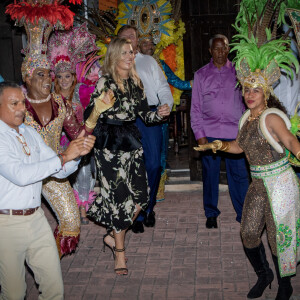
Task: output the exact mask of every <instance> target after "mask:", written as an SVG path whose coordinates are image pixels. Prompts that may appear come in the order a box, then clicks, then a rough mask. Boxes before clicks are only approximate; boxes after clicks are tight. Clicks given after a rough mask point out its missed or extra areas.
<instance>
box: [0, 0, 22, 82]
mask: <svg viewBox="0 0 300 300" xmlns="http://www.w3.org/2000/svg"><path fill="white" fill-rule="evenodd" d="M7 4H8V2H7V1H4V2H2V3H0V74H1V75H2V77H3V78H4V79H5V80H9V81H15V82H16V83H21V81H22V78H21V63H22V61H23V57H22V54H21V49H22V29H21V28H18V27H15V26H13V22H11V20H10V17H9V16H7V15H6V14H5V6H6V5H7Z"/></svg>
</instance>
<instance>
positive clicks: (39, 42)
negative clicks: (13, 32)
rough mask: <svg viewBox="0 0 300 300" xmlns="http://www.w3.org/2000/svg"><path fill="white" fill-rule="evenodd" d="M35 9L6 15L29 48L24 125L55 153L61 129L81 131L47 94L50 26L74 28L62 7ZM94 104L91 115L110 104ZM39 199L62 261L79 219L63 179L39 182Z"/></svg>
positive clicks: (25, 5) (14, 9) (22, 7)
mask: <svg viewBox="0 0 300 300" xmlns="http://www.w3.org/2000/svg"><path fill="white" fill-rule="evenodd" d="M36 2H38V1H36ZM35 4H37V3H35ZM35 4H33V3H32V1H28V2H22V3H21V4H18V3H15V4H10V5H8V6H7V10H6V12H7V13H8V14H10V15H11V17H12V19H15V20H16V21H17V24H18V25H24V26H25V28H26V32H27V34H28V45H27V47H26V49H24V53H25V55H26V56H25V59H24V61H23V63H22V69H21V72H22V79H23V81H24V82H25V83H26V87H27V94H26V95H25V96H26V103H25V104H26V109H27V111H26V114H25V120H24V123H25V124H27V125H30V126H32V127H33V128H34V129H36V131H37V132H38V133H39V134H40V135H41V136H42V138H43V139H44V141H45V143H46V144H47V145H48V146H50V147H51V148H52V149H53V150H54V151H55V152H56V153H60V152H61V146H60V138H61V132H62V128H64V129H65V131H66V132H67V134H68V135H69V136H70V137H71V139H73V138H75V137H79V136H83V135H85V134H86V132H85V130H84V126H83V125H81V124H78V122H77V121H76V118H75V116H74V114H73V110H72V109H71V110H70V109H68V107H66V106H65V104H64V101H63V99H62V97H61V96H60V95H57V94H51V93H50V92H51V77H50V64H49V62H48V60H47V56H46V51H47V42H48V37H49V34H50V33H51V31H52V28H53V25H56V28H58V29H63V28H64V27H65V28H66V29H69V28H70V26H72V25H73V13H72V12H71V11H69V10H68V8H67V7H65V6H62V5H59V4H58V3H55V4H52V1H50V0H49V1H41V2H40V3H38V4H39V5H35ZM32 16H34V17H32ZM100 102H101V103H100ZM107 103H108V102H107ZM97 104H98V106H97V112H96V110H95V112H94V113H95V114H100V112H101V110H105V109H107V108H108V107H110V106H111V105H112V103H109V104H105V103H103V102H102V99H99V101H98V102H97ZM95 107H96V106H95ZM42 194H43V196H44V197H45V198H46V200H47V201H48V202H49V204H50V206H51V208H52V209H53V210H54V212H55V214H56V216H57V219H58V222H59V225H58V227H57V228H56V230H55V232H54V235H55V239H56V244H57V248H58V252H59V256H60V257H62V256H63V255H64V254H69V253H71V252H72V251H74V250H75V248H76V245H77V244H78V241H79V233H80V219H79V211H78V207H77V204H76V200H75V197H74V193H73V190H72V188H71V185H70V183H69V182H68V180H66V179H62V180H59V179H56V178H48V179H46V180H44V181H43V188H42Z"/></svg>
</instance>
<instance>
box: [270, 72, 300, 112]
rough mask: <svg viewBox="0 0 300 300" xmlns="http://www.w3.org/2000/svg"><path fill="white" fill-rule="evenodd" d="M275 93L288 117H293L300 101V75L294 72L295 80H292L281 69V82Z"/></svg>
mask: <svg viewBox="0 0 300 300" xmlns="http://www.w3.org/2000/svg"><path fill="white" fill-rule="evenodd" d="M274 93H275V95H276V96H277V98H278V99H279V101H280V102H281V103H282V104H283V105H284V106H285V108H286V110H287V113H288V115H289V116H290V117H291V116H293V115H294V113H295V108H296V105H297V104H298V102H299V101H300V75H299V74H297V75H296V73H295V72H294V71H293V79H291V78H290V77H289V76H288V75H286V74H285V73H284V70H282V69H281V76H280V79H279V82H278V83H277V85H276V86H275V87H274ZM298 114H299V113H298Z"/></svg>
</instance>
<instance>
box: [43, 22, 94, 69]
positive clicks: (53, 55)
mask: <svg viewBox="0 0 300 300" xmlns="http://www.w3.org/2000/svg"><path fill="white" fill-rule="evenodd" d="M95 39H96V36H95V35H93V34H90V33H89V32H88V29H87V24H86V23H83V24H81V26H79V27H75V28H73V29H72V30H69V31H55V32H54V33H53V34H52V35H51V37H50V39H49V42H48V52H47V57H48V60H49V62H50V64H51V70H52V71H53V72H54V73H55V74H57V73H59V72H65V71H70V72H71V73H75V72H76V65H77V64H78V63H79V62H82V61H85V60H86V55H87V54H88V53H90V52H94V51H97V50H98V47H97V46H96V44H95Z"/></svg>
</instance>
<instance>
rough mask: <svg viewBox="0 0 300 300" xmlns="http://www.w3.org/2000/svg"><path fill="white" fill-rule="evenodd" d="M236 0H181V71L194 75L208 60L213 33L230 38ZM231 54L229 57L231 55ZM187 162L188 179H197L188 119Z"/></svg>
mask: <svg viewBox="0 0 300 300" xmlns="http://www.w3.org/2000/svg"><path fill="white" fill-rule="evenodd" d="M239 2H240V1H239V0H185V1H182V19H183V21H184V22H185V26H186V34H185V35H184V59H185V75H186V78H187V79H192V78H193V77H194V72H195V71H197V70H198V69H200V68H201V67H202V66H204V65H205V64H207V63H208V62H209V61H210V58H211V56H210V53H209V51H208V48H209V44H208V42H209V39H210V38H211V37H212V36H213V35H215V34H218V33H219V34H224V35H226V36H227V37H228V39H229V42H231V38H232V36H233V35H234V34H235V32H234V28H233V27H232V24H233V23H234V20H235V17H236V15H237V12H238V10H239ZM231 58H232V57H231V55H230V56H229V59H231ZM188 137H189V166H190V175H191V180H201V179H202V172H201V160H200V154H199V152H196V151H194V150H193V147H194V146H195V145H196V141H195V138H194V134H193V132H192V130H191V127H190V123H189V127H188ZM220 182H222V183H226V173H225V164H224V162H222V166H221V175H220Z"/></svg>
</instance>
